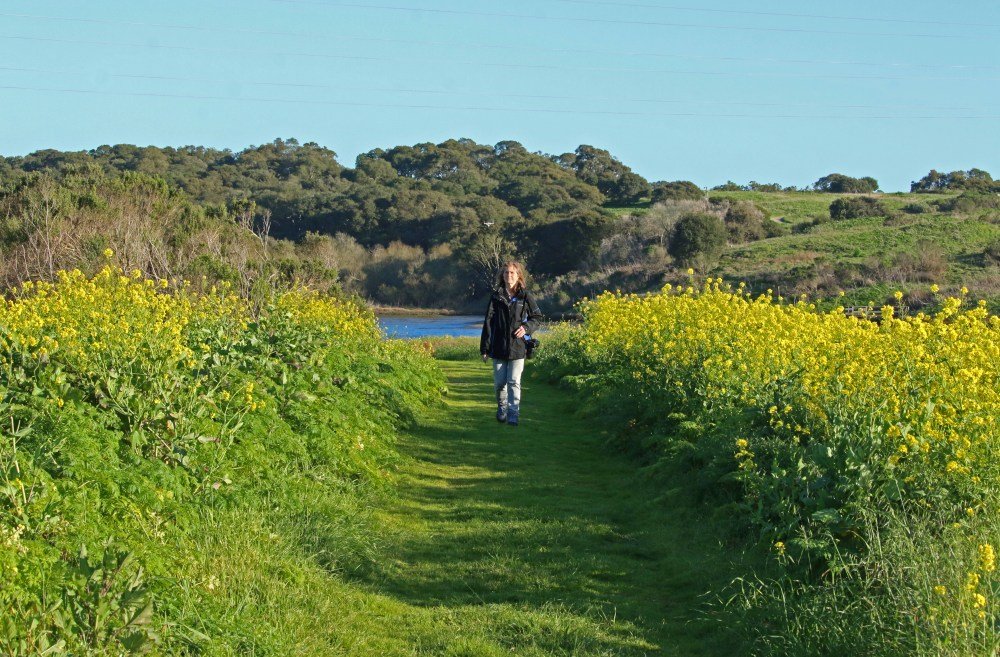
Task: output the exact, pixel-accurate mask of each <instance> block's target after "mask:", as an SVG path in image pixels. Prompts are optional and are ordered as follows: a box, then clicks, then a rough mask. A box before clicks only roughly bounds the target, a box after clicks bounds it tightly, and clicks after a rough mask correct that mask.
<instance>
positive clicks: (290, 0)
mask: <svg viewBox="0 0 1000 657" xmlns="http://www.w3.org/2000/svg"><path fill="white" fill-rule="evenodd" d="M269 1H270V2H276V3H281V4H289V5H319V6H324V7H331V8H345V9H380V10H385V11H408V12H414V13H425V14H438V15H454V16H478V17H484V18H517V19H523V20H540V21H557V22H560V21H562V22H575V23H593V24H604V25H631V26H645V27H685V28H687V27H691V28H698V29H706V30H739V31H748V32H788V33H795V34H831V35H840V36H864V37H914V38H926V39H989V40H993V39H994V37H992V36H975V35H972V36H970V35H967V34H927V33H907V32H849V31H845V30H816V29H806V28H794V27H750V26H746V25H710V24H706V23H677V22H668V21H639V20H624V19H615V18H583V17H579V16H544V15H541V14H513V13H506V12H491V11H473V10H468V9H430V8H427V7H400V6H397V5H373V4H358V3H353V2H327V1H326V0H269Z"/></svg>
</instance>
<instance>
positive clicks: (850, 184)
mask: <svg viewBox="0 0 1000 657" xmlns="http://www.w3.org/2000/svg"><path fill="white" fill-rule="evenodd" d="M813 189H815V190H816V191H818V192H830V193H833V194H868V193H871V192H874V191H876V190H877V189H878V181H877V180H875V179H874V178H872V177H871V176H866V177H864V178H852V177H850V176H845V175H844V174H842V173H831V174H830V175H827V176H823V177H822V178H820V179H819V180H817V181H816V182H815V183H813Z"/></svg>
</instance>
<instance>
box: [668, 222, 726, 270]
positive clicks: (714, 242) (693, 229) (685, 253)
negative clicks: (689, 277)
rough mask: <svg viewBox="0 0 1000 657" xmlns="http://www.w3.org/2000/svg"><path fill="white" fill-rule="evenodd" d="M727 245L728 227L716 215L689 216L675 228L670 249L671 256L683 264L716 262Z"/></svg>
mask: <svg viewBox="0 0 1000 657" xmlns="http://www.w3.org/2000/svg"><path fill="white" fill-rule="evenodd" d="M725 245H726V226H725V224H723V222H722V220H721V219H719V217H717V216H716V215H714V214H707V213H700V214H689V215H685V216H683V217H681V219H680V221H678V222H677V226H676V227H675V228H674V232H673V235H671V238H670V246H669V247H668V249H669V251H670V255H672V256H673V257H674V258H676V259H677V260H678V261H679V262H681V263H682V264H691V263H694V262H696V261H701V262H702V263H707V262H710V261H712V260H714V259H715V258H716V257H718V255H719V254H720V253H721V252H722V249H723V247H724V246H725Z"/></svg>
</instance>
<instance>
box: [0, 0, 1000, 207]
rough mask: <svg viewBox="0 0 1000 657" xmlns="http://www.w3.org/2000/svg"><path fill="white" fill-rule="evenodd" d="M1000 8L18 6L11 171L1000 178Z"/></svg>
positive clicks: (8, 105)
mask: <svg viewBox="0 0 1000 657" xmlns="http://www.w3.org/2000/svg"><path fill="white" fill-rule="evenodd" d="M998 44H1000V3H997V2H996V1H995V0H989V1H985V0H974V1H968V2H961V3H957V2H956V3H941V2H939V1H935V2H930V1H928V0H910V1H908V2H901V1H895V0H894V1H889V2H871V1H867V2H862V1H860V0H841V1H840V2H837V3H830V2H818V1H815V0H795V1H793V0H773V1H772V2H769V3H759V2H737V1H736V0H705V2H704V3H700V2H698V3H696V2H694V0H506V1H504V2H497V1H495V0H494V1H492V2H491V1H490V0H423V1H422V2H417V0H347V1H340V0H240V1H238V2H237V1H234V0H229V1H226V0H197V1H196V0H172V1H171V2H136V1H135V0H92V1H90V2H84V1H83V0H4V2H0V154H2V155H21V154H25V153H28V152H31V151H34V150H38V149H42V148H56V149H60V150H80V149H90V148H94V147H96V146H100V145H102V144H115V143H131V144H138V145H150V144H151V145H157V146H182V145H187V144H197V145H205V146H213V147H219V148H231V149H234V150H239V149H242V148H245V147H247V146H249V145H254V144H260V143H263V142H268V141H271V140H273V139H274V138H276V137H282V138H287V137H294V138H297V139H299V140H300V141H303V142H305V141H315V142H318V143H319V144H321V145H323V146H326V147H329V148H332V149H333V150H335V151H336V152H337V153H338V155H339V158H340V160H341V162H343V163H344V164H346V165H349V166H353V162H354V158H355V157H356V156H357V155H358V154H359V153H362V152H365V151H368V150H370V149H372V148H378V147H382V148H388V147H392V146H396V145H399V144H414V143H418V142H425V141H432V142H440V141H443V140H445V139H449V138H459V137H468V138H471V139H474V140H475V141H477V142H481V143H487V144H493V143H496V142H498V141H501V140H507V139H513V140H517V141H519V142H521V143H522V144H524V146H525V147H527V148H528V149H529V150H533V151H542V152H545V153H553V154H558V153H563V152H567V151H571V150H573V149H574V148H576V147H577V146H578V145H579V144H592V145H594V146H598V147H601V148H606V149H608V150H610V151H611V153H612V154H614V155H615V156H617V157H618V158H619V159H621V160H622V161H623V162H625V163H626V164H628V165H629V166H631V167H632V168H633V169H634V170H635V171H636V172H638V173H640V174H642V175H643V176H645V177H647V178H648V179H650V180H676V179H689V180H693V181H694V182H696V183H697V184H699V185H702V186H713V185H717V184H721V183H724V182H725V181H726V180H734V181H736V182H739V183H745V182H747V181H750V180H756V181H758V182H779V183H781V184H783V185H799V186H802V185H808V184H811V183H812V182H814V181H815V180H816V179H817V178H819V177H820V176H823V175H825V174H827V173H831V172H840V173H846V174H848V175H854V176H865V175H871V176H874V177H875V178H877V179H878V180H879V181H880V183H881V184H882V188H883V189H885V190H887V191H898V190H906V189H909V183H910V181H911V180H916V179H917V178H920V177H921V176H923V175H924V174H926V173H927V171H928V170H930V169H931V168H936V169H938V170H948V171H951V170H954V169H968V168H970V167H980V168H984V169H986V170H988V171H990V172H991V173H993V174H994V176H997V177H1000V130H998V128H1000V57H998V56H997V55H998V54H1000V45H998Z"/></svg>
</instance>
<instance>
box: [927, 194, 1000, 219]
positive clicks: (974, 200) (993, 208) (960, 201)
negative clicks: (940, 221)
mask: <svg viewBox="0 0 1000 657" xmlns="http://www.w3.org/2000/svg"><path fill="white" fill-rule="evenodd" d="M933 204H934V205H935V206H937V208H938V210H940V211H942V212H956V213H961V214H970V213H973V212H980V211H986V212H988V213H993V214H996V213H997V211H1000V196H998V195H997V194H996V193H993V192H984V191H979V190H970V191H966V192H963V193H961V194H959V195H958V196H955V197H952V198H949V199H943V200H939V201H934V202H933Z"/></svg>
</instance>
